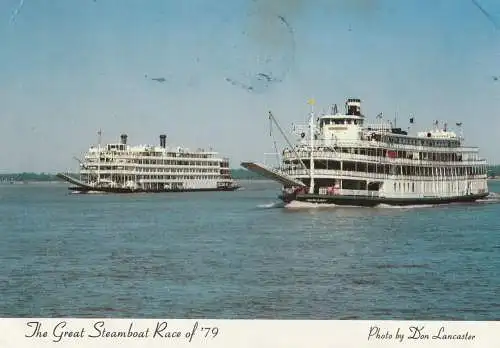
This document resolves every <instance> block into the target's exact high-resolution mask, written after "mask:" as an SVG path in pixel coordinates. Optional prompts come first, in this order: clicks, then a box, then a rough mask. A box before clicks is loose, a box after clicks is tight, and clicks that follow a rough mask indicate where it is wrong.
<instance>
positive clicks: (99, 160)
mask: <svg viewBox="0 0 500 348" xmlns="http://www.w3.org/2000/svg"><path fill="white" fill-rule="evenodd" d="M97 136H98V137H97V139H98V145H97V185H98V186H99V183H100V181H101V137H102V131H101V130H100V129H99V131H98V132H97Z"/></svg>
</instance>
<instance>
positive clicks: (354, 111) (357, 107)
mask: <svg viewBox="0 0 500 348" xmlns="http://www.w3.org/2000/svg"><path fill="white" fill-rule="evenodd" d="M345 106H346V114H347V115H356V116H362V115H361V99H357V98H349V99H347V102H346V103H345Z"/></svg>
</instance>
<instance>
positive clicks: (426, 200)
mask: <svg viewBox="0 0 500 348" xmlns="http://www.w3.org/2000/svg"><path fill="white" fill-rule="evenodd" d="M487 196H488V193H487V192H486V193H481V194H473V195H465V196H454V197H421V198H385V197H372V196H348V195H329V196H326V195H316V194H298V195H281V196H280V199H281V200H282V201H283V202H284V203H285V204H289V203H292V202H301V203H311V204H319V205H321V204H331V205H338V206H358V207H376V206H378V205H381V204H385V205H390V206H415V205H439V204H451V203H472V202H475V201H477V200H478V199H483V198H486V197H487Z"/></svg>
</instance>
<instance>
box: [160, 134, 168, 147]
mask: <svg viewBox="0 0 500 348" xmlns="http://www.w3.org/2000/svg"><path fill="white" fill-rule="evenodd" d="M166 146H167V136H166V135H165V134H162V135H160V147H163V148H165V147H166Z"/></svg>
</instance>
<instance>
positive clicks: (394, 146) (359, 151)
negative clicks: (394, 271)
mask: <svg viewBox="0 0 500 348" xmlns="http://www.w3.org/2000/svg"><path fill="white" fill-rule="evenodd" d="M270 117H271V118H272V119H273V120H274V121H275V119H274V117H272V114H271V113H270ZM376 119H377V121H376V123H375V124H371V125H369V124H366V122H365V116H364V115H363V114H362V113H361V100H360V99H348V100H347V102H346V104H345V111H344V112H343V113H341V112H339V111H338V109H337V106H336V105H335V106H334V107H332V108H331V111H330V112H329V113H328V114H325V115H322V116H319V117H317V116H316V115H315V114H314V112H313V110H312V111H311V114H310V118H309V124H308V125H305V126H302V127H300V126H295V127H294V133H295V134H296V135H297V136H298V139H297V141H295V142H293V141H292V142H290V141H289V140H288V139H287V142H288V145H289V146H288V147H286V148H285V149H284V150H283V152H282V158H281V165H280V167H279V168H276V169H272V170H271V169H269V168H267V169H266V167H265V166H263V165H259V164H255V163H251V162H245V163H242V165H243V166H244V167H246V168H248V169H250V170H253V171H256V172H259V173H261V174H263V175H266V176H268V177H269V178H272V179H274V180H277V181H279V182H281V183H282V184H283V186H284V196H283V197H282V198H283V199H284V200H287V201H292V200H302V201H308V202H309V201H311V202H322V203H329V202H334V203H341V204H347V203H353V204H361V205H372V203H373V204H375V203H383V202H386V201H387V202H388V203H390V204H392V203H393V204H412V203H416V204H418V203H421V202H424V201H427V202H433V203H434V202H435V203H447V202H451V201H471V200H475V199H477V198H480V197H482V196H485V195H487V194H488V185H487V163H486V160H485V159H484V158H481V157H480V156H479V152H478V148H476V147H467V146H464V145H463V137H462V135H457V134H456V133H455V132H453V131H450V130H448V129H447V126H446V124H445V125H444V127H442V128H440V127H439V123H438V122H437V121H436V122H434V125H433V127H431V129H429V130H427V131H423V132H418V133H416V134H415V135H411V134H410V135H409V134H408V133H411V127H408V131H403V130H402V129H401V128H396V127H395V124H392V123H391V122H384V121H383V120H382V114H379V115H378V116H377V117H376ZM413 121H414V119H413V118H410V125H412V124H413ZM275 123H276V124H277V122H275ZM457 126H458V127H460V126H461V123H457ZM280 130H281V129H280ZM283 135H284V134H283ZM285 138H286V136H285ZM343 197H344V198H343ZM356 197H358V198H356ZM346 202H347V203H346Z"/></svg>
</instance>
